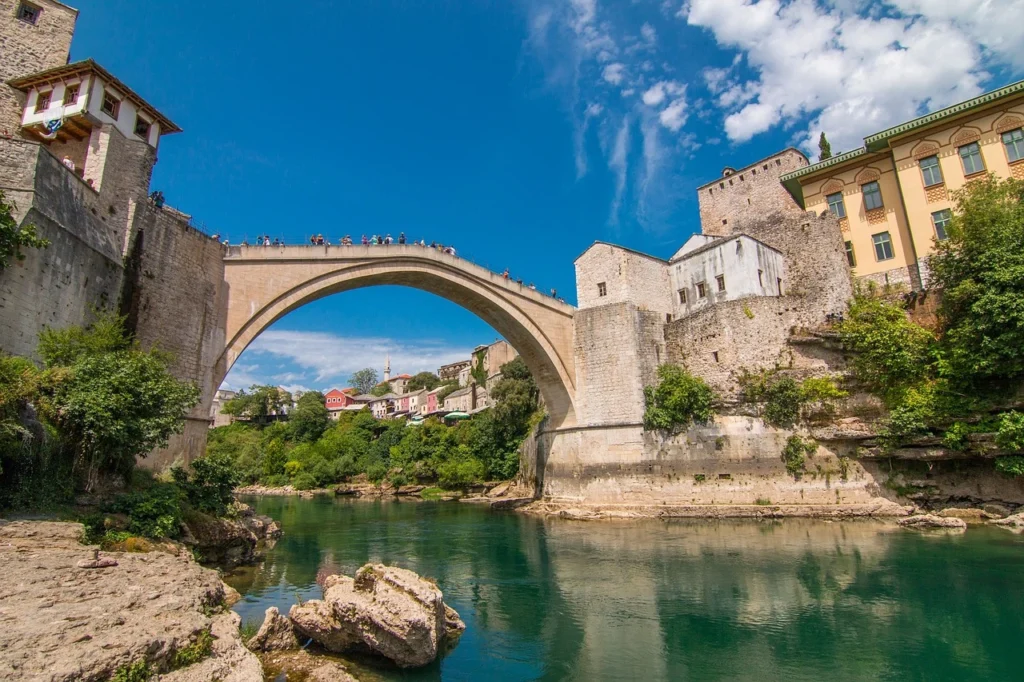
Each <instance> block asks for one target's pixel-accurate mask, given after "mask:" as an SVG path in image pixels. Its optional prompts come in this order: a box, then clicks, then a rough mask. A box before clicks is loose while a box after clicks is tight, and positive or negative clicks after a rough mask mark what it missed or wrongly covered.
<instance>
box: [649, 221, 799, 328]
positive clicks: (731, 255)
mask: <svg viewBox="0 0 1024 682" xmlns="http://www.w3.org/2000/svg"><path fill="white" fill-rule="evenodd" d="M668 267H669V277H670V280H671V282H672V291H673V292H674V296H673V313H672V315H673V319H679V318H681V317H686V316H687V315H689V314H691V313H694V312H696V311H698V310H701V309H703V308H706V307H707V306H710V305H714V304H716V303H724V302H725V301H735V300H737V299H741V298H747V297H748V296H780V295H781V293H782V290H783V271H784V263H783V258H782V254H781V253H779V251H778V250H776V249H773V248H772V247H770V246H768V245H767V244H764V243H763V242H760V241H758V240H756V239H754V238H752V237H748V236H747V235H745V234H738V235H734V236H731V237H713V236H710V235H704V234H695V235H693V236H692V237H690V238H689V239H688V240H686V243H685V244H683V246H682V248H680V249H679V250H678V251H677V252H676V253H675V255H673V256H672V258H671V259H670V260H669V262H668Z"/></svg>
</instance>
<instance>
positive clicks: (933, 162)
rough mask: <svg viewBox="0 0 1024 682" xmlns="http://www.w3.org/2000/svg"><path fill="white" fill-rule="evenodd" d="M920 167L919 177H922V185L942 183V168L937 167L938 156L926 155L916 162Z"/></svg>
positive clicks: (929, 185)
mask: <svg viewBox="0 0 1024 682" xmlns="http://www.w3.org/2000/svg"><path fill="white" fill-rule="evenodd" d="M917 164H918V165H919V166H920V167H921V177H923V178H924V186H925V187H931V186H932V185H940V184H942V169H941V168H939V157H938V156H926V157H925V158H923V159H921V160H920V161H918V162H917Z"/></svg>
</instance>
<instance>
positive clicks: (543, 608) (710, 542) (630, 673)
mask: <svg viewBox="0 0 1024 682" xmlns="http://www.w3.org/2000/svg"><path fill="white" fill-rule="evenodd" d="M254 504H255V505H256V506H257V508H258V509H259V511H260V512H261V513H267V514H270V515H271V516H273V517H274V518H276V519H278V520H280V521H281V523H282V526H283V528H284V531H285V535H284V536H283V537H282V538H281V540H280V541H279V542H278V544H277V546H276V547H275V548H274V549H273V550H272V551H271V552H270V553H269V554H268V556H267V558H266V560H265V562H264V563H263V565H262V566H259V567H256V568H255V569H248V570H245V571H241V572H239V573H237V574H236V575H234V576H232V577H231V578H230V582H232V584H233V585H234V586H235V587H236V589H238V590H239V591H240V592H242V593H243V595H245V600H244V601H243V602H242V603H241V604H239V606H238V607H236V608H237V609H238V610H239V612H240V613H242V616H243V618H244V619H246V620H250V619H253V620H259V619H260V618H262V614H263V610H264V609H265V608H266V607H267V606H270V605H277V606H278V607H279V608H282V609H287V608H288V607H289V606H290V605H291V604H292V603H294V602H295V600H296V597H299V598H302V599H308V598H313V597H318V596H319V588H318V587H316V585H315V579H316V574H317V571H318V570H328V571H331V572H343V573H349V574H351V573H352V572H354V571H355V570H356V569H357V568H358V567H359V566H360V565H362V564H363V563H365V562H366V561H380V562H384V563H394V564H397V565H401V566H405V567H407V568H411V569H412V570H415V571H417V572H418V573H420V574H421V575H425V576H430V577H433V578H434V579H436V580H437V582H438V584H439V585H440V586H441V588H442V589H443V590H444V592H445V597H446V600H448V601H449V602H450V603H452V605H453V606H454V607H455V608H456V609H458V610H459V612H460V613H461V614H462V616H463V619H464V620H465V621H466V623H467V625H468V631H467V633H466V635H465V636H464V638H463V640H462V641H461V642H460V644H459V646H458V648H456V649H455V651H454V652H452V653H451V654H450V655H449V656H448V657H447V658H445V659H444V661H442V662H440V663H438V664H436V665H435V666H433V667H431V668H429V669H427V670H422V671H396V670H389V669H378V670H374V671H369V673H372V675H368V674H367V671H366V670H365V669H363V670H361V672H362V673H363V674H364V676H378V675H379V676H380V677H381V678H383V679H445V680H470V679H481V678H483V677H486V678H487V679H492V680H528V679H541V680H633V679H637V680H641V679H642V680H754V679H757V680H759V682H763V681H764V680H774V679H789V680H820V679H823V678H828V679H830V680H864V679H884V680H907V679H913V680H916V679H921V680H939V679H951V680H952V679H957V680H971V679H977V680H982V679H1006V680H1009V679H1021V673H1020V671H1021V670H1022V669H1024V668H1022V666H1024V650H1022V648H1021V647H1020V646H1019V642H1020V638H1021V635H1022V634H1024V591H1022V590H1021V588H1022V587H1024V572H1022V571H1021V569H1022V568H1024V540H1022V538H1021V537H1019V536H1013V535H1011V534H1010V533H1006V532H1005V531H1000V530H990V529H972V530H971V531H969V532H968V533H967V534H965V535H962V536H957V537H951V536H922V535H918V534H915V533H912V532H908V531H903V530H900V529H896V528H895V527H893V526H892V525H891V524H887V523H878V522H864V521H861V522H843V523H839V522H835V523H830V522H823V521H807V520H786V521H774V522H764V523H758V522H751V521H743V522H729V521H706V522H698V521H686V522H684V521H679V522H662V521H644V522H607V523H606V522H601V523H588V522H579V521H567V520H561V519H539V518H534V517H527V516H522V515H518V514H512V513H493V512H490V511H489V510H486V509H481V508H479V507H473V506H469V505H460V504H445V503H415V502H359V501H351V500H333V499H328V498H318V499H314V500H300V499H296V498H265V499H261V500H256V501H254Z"/></svg>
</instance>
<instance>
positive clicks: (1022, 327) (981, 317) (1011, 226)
mask: <svg viewBox="0 0 1024 682" xmlns="http://www.w3.org/2000/svg"><path fill="white" fill-rule="evenodd" d="M947 233H948V236H949V238H948V239H946V240H944V241H941V242H938V244H937V245H936V253H935V255H933V256H932V257H931V259H930V261H929V265H930V271H931V278H932V283H933V285H934V286H936V287H939V288H941V289H942V292H943V293H942V301H941V305H940V307H939V318H940V324H941V327H942V336H941V351H942V352H941V357H942V365H941V372H942V375H943V376H946V377H948V378H949V379H950V381H951V383H952V384H953V385H954V386H955V387H956V388H958V389H960V390H972V389H973V390H978V389H980V390H988V389H990V387H991V386H992V385H993V382H998V383H999V384H1002V385H1006V384H1009V383H1011V382H1014V381H1015V380H1019V379H1020V378H1021V377H1022V376H1024V181H1020V180H1015V179H1013V178H1008V179H1006V180H997V179H995V178H994V177H992V176H990V177H989V178H988V179H986V180H983V181H980V182H972V183H970V184H969V185H968V186H967V187H966V188H964V189H963V190H960V191H958V192H957V193H956V194H955V195H954V212H953V220H952V221H951V222H950V224H949V225H948V226H947Z"/></svg>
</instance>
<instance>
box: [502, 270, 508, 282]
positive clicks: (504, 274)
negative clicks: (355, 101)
mask: <svg viewBox="0 0 1024 682" xmlns="http://www.w3.org/2000/svg"><path fill="white" fill-rule="evenodd" d="M501 276H502V277H504V278H505V281H506V282H507V281H508V268H505V272H503V273H501Z"/></svg>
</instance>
